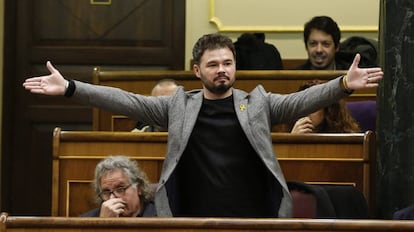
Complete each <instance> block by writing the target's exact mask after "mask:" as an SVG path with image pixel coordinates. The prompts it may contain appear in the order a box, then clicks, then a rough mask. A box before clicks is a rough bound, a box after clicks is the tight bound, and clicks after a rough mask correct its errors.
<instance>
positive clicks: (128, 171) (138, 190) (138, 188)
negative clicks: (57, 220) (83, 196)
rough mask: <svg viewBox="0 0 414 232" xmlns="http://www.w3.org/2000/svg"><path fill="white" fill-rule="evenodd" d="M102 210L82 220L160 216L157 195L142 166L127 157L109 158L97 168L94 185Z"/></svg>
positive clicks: (96, 210) (86, 214)
mask: <svg viewBox="0 0 414 232" xmlns="http://www.w3.org/2000/svg"><path fill="white" fill-rule="evenodd" d="M93 186H94V189H95V193H96V196H97V198H98V201H99V203H100V207H99V208H96V209H93V210H91V211H88V212H86V213H83V214H81V215H80V216H81V217H151V216H156V210H155V206H154V202H153V196H154V191H153V189H152V188H151V186H150V185H149V181H148V179H147V176H146V174H145V173H144V172H143V171H142V170H141V169H140V168H139V167H138V164H137V163H136V162H135V161H133V160H130V159H129V158H128V157H125V156H109V157H107V158H105V159H104V160H102V161H101V162H99V163H98V164H97V165H96V168H95V179H94V182H93Z"/></svg>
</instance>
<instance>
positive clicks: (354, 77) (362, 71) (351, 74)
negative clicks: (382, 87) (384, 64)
mask: <svg viewBox="0 0 414 232" xmlns="http://www.w3.org/2000/svg"><path fill="white" fill-rule="evenodd" d="M360 59H361V56H360V55H359V54H357V55H356V56H355V58H354V61H353V62H352V65H351V67H350V68H349V70H348V72H347V74H346V76H345V77H344V85H345V86H344V87H346V88H347V89H348V90H358V89H363V88H372V87H377V86H378V81H379V80H381V79H382V77H383V76H384V73H383V72H382V70H381V68H378V67H376V68H359V67H358V65H359V61H360Z"/></svg>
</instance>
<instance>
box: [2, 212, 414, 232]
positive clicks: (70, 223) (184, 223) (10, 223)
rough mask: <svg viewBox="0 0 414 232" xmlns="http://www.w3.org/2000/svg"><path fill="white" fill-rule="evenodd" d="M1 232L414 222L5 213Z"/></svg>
mask: <svg viewBox="0 0 414 232" xmlns="http://www.w3.org/2000/svg"><path fill="white" fill-rule="evenodd" d="M1 218H2V220H1V224H0V232H35V231H36V232H43V231H45V232H46V231H47V232H50V231H60V232H69V231H70V232H78V231H79V232H113V231H117V232H127V231H128V232H129V231H141V232H154V231H157V232H184V231H185V232H187V231H193V232H198V231H200V232H206V231H216V232H240V231H244V232H253V231H268V232H276V231H277V232H282V231H285V232H288V231H290V232H292V231H297V232H301V231H302V232H306V231H320V232H324V231H331V232H334V231H351V232H352V231H355V232H356V231H358V232H360V231H365V232H375V231H413V230H414V222H413V221H391V220H344V219H341V220H339V219H336V220H335V219H238V218H231V219H230V218H74V217H12V216H7V214H2V216H1Z"/></svg>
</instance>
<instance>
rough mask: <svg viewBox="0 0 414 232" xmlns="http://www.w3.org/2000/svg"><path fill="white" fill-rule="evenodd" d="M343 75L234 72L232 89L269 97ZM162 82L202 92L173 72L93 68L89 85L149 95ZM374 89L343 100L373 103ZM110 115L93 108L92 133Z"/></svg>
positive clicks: (184, 74)
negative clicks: (259, 89)
mask: <svg viewBox="0 0 414 232" xmlns="http://www.w3.org/2000/svg"><path fill="white" fill-rule="evenodd" d="M344 73H345V71H327V70H325V71H315V70H255V71H253V70H242V71H238V72H237V80H236V83H235V88H239V89H243V90H246V91H251V90H252V89H254V88H255V87H256V86H257V85H259V84H261V85H263V86H264V88H265V89H266V90H267V91H269V92H273V93H280V94H286V93H292V92H296V91H297V90H298V88H299V86H300V85H302V84H303V83H304V82H307V81H309V80H313V79H320V80H331V79H333V78H335V77H338V76H340V75H343V74H344ZM163 78H172V79H175V80H177V81H178V82H179V83H180V84H181V85H183V86H184V87H185V89H187V90H191V89H200V88H202V86H201V82H200V80H199V79H198V78H196V77H195V76H194V73H193V71H176V70H175V71H174V70H141V71H139V70H133V71H105V70H100V69H99V68H95V70H94V72H93V83H94V84H99V85H107V86H113V87H118V88H121V89H124V90H127V91H130V92H134V93H140V94H144V95H150V92H151V89H152V87H153V86H154V85H155V84H156V82H157V81H158V80H160V79H163ZM375 99H376V88H373V89H365V90H361V91H356V92H355V93H354V94H352V95H351V96H350V97H349V98H347V100H349V101H357V100H375ZM112 116H113V114H112V113H110V112H107V111H104V110H101V109H97V108H95V109H94V111H93V129H94V130H101V131H110V130H111V122H112Z"/></svg>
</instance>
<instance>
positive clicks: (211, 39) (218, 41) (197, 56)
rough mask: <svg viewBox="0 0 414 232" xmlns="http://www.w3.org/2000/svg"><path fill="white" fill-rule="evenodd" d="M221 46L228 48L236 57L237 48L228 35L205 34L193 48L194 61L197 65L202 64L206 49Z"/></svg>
mask: <svg viewBox="0 0 414 232" xmlns="http://www.w3.org/2000/svg"><path fill="white" fill-rule="evenodd" d="M219 48H228V49H230V50H231V52H232V53H233V56H234V58H236V50H235V49H234V45H233V42H232V41H231V39H230V38H229V37H227V36H224V35H221V34H219V33H213V34H207V35H203V36H202V37H201V38H200V39H198V41H197V42H196V44H195V45H194V48H193V62H194V64H196V65H199V64H200V60H201V57H202V56H203V54H204V52H205V51H206V50H213V49H219Z"/></svg>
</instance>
